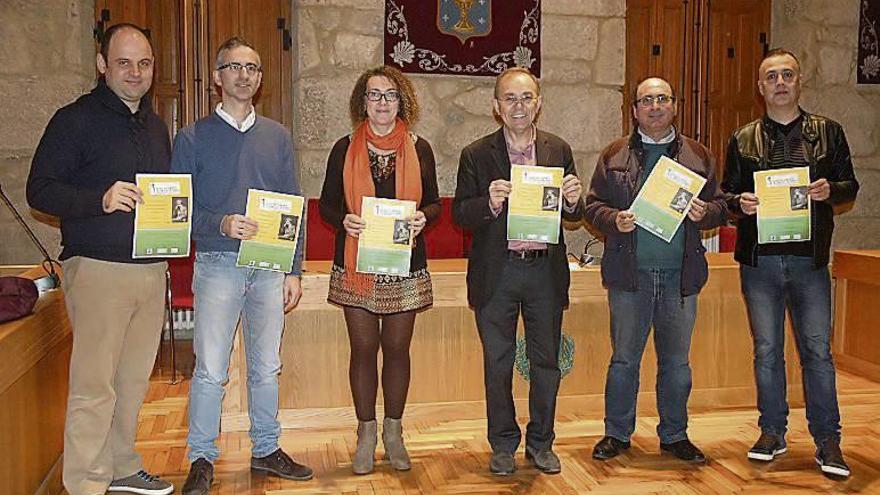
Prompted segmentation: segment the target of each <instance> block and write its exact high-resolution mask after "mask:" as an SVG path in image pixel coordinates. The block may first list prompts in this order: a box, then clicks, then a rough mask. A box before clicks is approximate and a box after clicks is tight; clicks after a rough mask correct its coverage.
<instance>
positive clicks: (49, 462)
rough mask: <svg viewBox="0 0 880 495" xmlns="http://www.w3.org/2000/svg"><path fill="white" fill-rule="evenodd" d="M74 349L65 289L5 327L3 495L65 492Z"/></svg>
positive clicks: (36, 271) (0, 407)
mask: <svg viewBox="0 0 880 495" xmlns="http://www.w3.org/2000/svg"><path fill="white" fill-rule="evenodd" d="M42 275H43V272H42V269H40V268H33V269H31V270H28V271H26V272H25V273H23V274H22V276H24V277H28V278H37V277H40V276H42ZM72 345H73V336H72V334H71V333H70V322H69V321H68V319H67V311H66V309H65V307H64V294H63V293H62V292H61V290H60V289H57V290H54V291H50V292H46V293H43V294H42V295H41V296H40V299H39V300H38V301H37V304H36V306H35V307H34V312H33V314H31V315H30V316H26V317H24V318H20V319H18V320H14V321H9V322H6V323H3V324H0V493H3V494H15V495H18V494H22V495H24V494H27V495H31V494H33V493H40V492H42V493H58V491H60V472H58V471H60V470H59V469H58V467H59V466H60V462H59V461H60V458H61V451H62V448H63V438H64V414H65V411H66V409H67V378H68V366H69V363H70V351H71V348H72ZM44 480H45V481H46V483H45V484H44Z"/></svg>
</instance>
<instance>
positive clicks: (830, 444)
mask: <svg viewBox="0 0 880 495" xmlns="http://www.w3.org/2000/svg"><path fill="white" fill-rule="evenodd" d="M816 464H818V465H819V469H821V470H822V472H823V473H825V474H833V475H834V476H842V477H844V478H846V477H848V476H849V466H847V465H846V461H844V460H843V452H841V451H840V440H838V439H836V438H833V439H828V440H826V441H825V443H823V444H822V446H821V447H820V448H819V449H818V450H816Z"/></svg>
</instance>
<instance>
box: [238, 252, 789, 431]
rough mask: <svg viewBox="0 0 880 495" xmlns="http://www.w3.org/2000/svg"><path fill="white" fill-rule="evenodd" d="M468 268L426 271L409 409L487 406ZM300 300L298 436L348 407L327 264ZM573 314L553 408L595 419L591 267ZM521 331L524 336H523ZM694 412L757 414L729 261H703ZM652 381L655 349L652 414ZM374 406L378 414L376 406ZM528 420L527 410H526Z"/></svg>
mask: <svg viewBox="0 0 880 495" xmlns="http://www.w3.org/2000/svg"><path fill="white" fill-rule="evenodd" d="M465 267H466V260H436V261H433V260H432V261H430V262H429V269H430V270H431V274H432V275H431V276H432V277H433V281H434V307H433V308H431V309H429V310H428V311H425V312H424V313H421V314H420V315H419V316H418V317H417V318H416V328H415V332H414V337H413V343H412V349H411V355H412V384H411V386H410V392H409V398H408V403H409V404H418V403H425V402H432V403H437V402H452V403H455V402H460V401H481V400H483V399H484V388H483V358H482V350H481V345H480V340H479V337H478V335H477V330H476V324H475V322H474V314H473V311H472V310H471V309H470V308H468V305H467V292H466V287H465ZM305 268H306V270H307V272H306V274H305V276H304V277H303V299H302V301H301V302H300V305H299V307H298V308H297V309H296V310H294V311H293V312H291V313H290V314H288V316H287V319H286V331H285V333H284V338H283V340H282V350H281V354H282V363H283V366H284V367H283V370H282V373H281V377H280V398H279V405H280V409H281V410H280V412H279V418H280V419H281V422H282V425H284V426H285V427H292V426H294V425H298V426H302V425H304V424H306V423H307V422H308V418H309V417H311V418H316V417H318V416H322V415H323V416H324V418H323V419H326V416H327V415H328V414H329V415H331V416H332V415H333V414H337V415H340V417H341V416H346V418H342V419H341V420H349V419H350V418H347V416H349V415H350V414H349V412H348V409H338V410H336V411H331V410H329V409H326V408H349V407H350V406H351V404H352V401H351V393H350V389H349V385H348V358H349V346H348V334H347V332H346V328H345V321H344V320H343V316H342V310H341V309H339V308H337V307H335V306H333V305H331V304H328V303H327V302H326V298H327V287H328V284H329V280H330V275H329V263H328V262H306V264H305ZM570 299H571V305H570V307H569V308H568V310H567V311H566V312H565V315H564V319H563V329H564V332H565V333H567V334H569V335H571V336H572V337H573V338H574V341H575V344H576V349H575V358H574V359H575V364H574V369H573V370H572V372H571V373H570V374H569V375H568V376H567V377H565V378H563V380H562V384H561V387H560V391H559V395H560V400H576V401H579V403H580V402H582V403H583V406H582V407H583V410H585V411H595V413H596V414H597V417H601V415H602V408H603V394H604V388H605V374H606V371H607V369H608V364H609V360H610V357H611V341H610V332H609V312H608V303H607V297H606V291H605V289H604V288H603V287H602V283H601V279H600V274H599V269H598V267H588V268H586V269H581V270H577V271H573V272H572V282H571V289H570ZM520 331H521V329H520ZM791 341H792V339H787V345H786V362H787V374H788V378H789V387H788V390H789V396H790V400H791V402H792V405H796V404H802V403H803V400H802V391H801V387H800V372H799V366H798V360H797V357H796V354H795V350H794V346H793V344H792V342H791ZM242 363H244V352H243V349H242V346H241V337H240V335H239V337H238V338H237V340H236V345H235V349H234V350H233V355H232V363H231V365H230V373H229V374H230V383H229V384H228V390H227V394H226V397H225V399H224V403H223V422H222V428H223V430H224V431H242V430H246V429H247V428H248V421H247V390H246V387H245V383H246V372H245V370H244V369H242ZM691 367H692V369H693V392H692V394H691V400H690V405H691V407H693V408H718V407H755V381H754V373H753V365H752V340H751V336H750V333H749V325H748V319H747V316H746V309H745V303H744V301H743V299H742V295H741V292H740V284H739V266H738V264H737V263H736V262H735V261H733V258H732V256H731V255H729V254H712V255H710V277H709V283H708V284H707V286H706V287H705V288H704V290H703V292H702V293H701V295H700V297H699V308H698V310H697V322H696V328H695V333H694V337H693V342H692V347H691ZM656 373H657V367H656V357H655V354H654V348H653V343H652V342H651V339H649V343H648V348H647V350H646V352H645V357H644V359H643V362H642V373H641V388H640V390H641V392H640V393H639V397H640V402H641V403H642V404H645V407H650V408H651V409H652V410H653V407H654V403H655V392H654V384H655V376H656ZM527 396H528V384H527V383H526V382H525V381H524V380H523V379H522V378H520V377H519V376H518V375H516V376H515V378H514V397H516V398H517V399H518V400H520V401H521V400H523V399H526V398H527ZM378 403H379V404H380V405H381V403H382V399H381V396H380V398H379V401H378ZM523 411H527V409H523Z"/></svg>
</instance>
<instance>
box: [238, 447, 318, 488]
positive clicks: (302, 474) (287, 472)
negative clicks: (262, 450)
mask: <svg viewBox="0 0 880 495" xmlns="http://www.w3.org/2000/svg"><path fill="white" fill-rule="evenodd" d="M251 469H252V470H254V471H263V472H266V473H269V474H270V475H274V476H278V477H279V478H284V479H286V480H296V481H306V480H310V479H312V476H314V474H313V473H312V468H310V467H308V466H303V465H302V464H298V463H297V462H295V461H294V460H293V459H291V458H290V456H289V455H287V454H285V453H284V451H283V450H281V449H278V450H276V451H275V452H272V453H271V454H269V455H267V456H266V457H251Z"/></svg>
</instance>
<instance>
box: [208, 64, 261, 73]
mask: <svg viewBox="0 0 880 495" xmlns="http://www.w3.org/2000/svg"><path fill="white" fill-rule="evenodd" d="M241 69H244V70H245V71H247V73H248V75H249V76H252V75H254V74H256V73H257V72H263V68H262V67H260V66H259V65H257V64H254V63H250V62H249V63H246V64H243V63H241V62H229V63H228V64H223V65H221V66H219V67H217V70H218V71H220V70H228V71H229V72H241Z"/></svg>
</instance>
